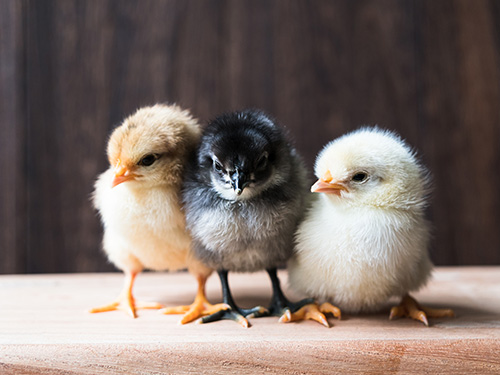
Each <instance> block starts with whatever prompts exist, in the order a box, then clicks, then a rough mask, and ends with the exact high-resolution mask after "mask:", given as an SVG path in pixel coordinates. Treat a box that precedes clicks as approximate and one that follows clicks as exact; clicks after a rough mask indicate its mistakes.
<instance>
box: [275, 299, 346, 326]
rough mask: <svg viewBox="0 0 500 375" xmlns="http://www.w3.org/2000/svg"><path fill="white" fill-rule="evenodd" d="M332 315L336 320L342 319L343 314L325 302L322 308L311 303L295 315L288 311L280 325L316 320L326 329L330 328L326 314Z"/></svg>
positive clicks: (281, 319) (280, 320)
mask: <svg viewBox="0 0 500 375" xmlns="http://www.w3.org/2000/svg"><path fill="white" fill-rule="evenodd" d="M328 313H331V314H333V316H334V317H335V318H338V319H340V318H341V315H342V314H341V312H340V309H339V308H338V307H335V306H333V305H332V304H330V303H328V302H325V303H323V304H322V305H321V306H318V305H317V304H316V303H310V304H308V305H305V306H302V307H301V308H300V309H299V310H297V311H296V312H294V313H290V310H287V311H286V312H285V313H284V314H283V315H282V316H281V318H280V319H279V322H280V323H288V322H295V321H298V320H315V321H317V322H318V323H320V324H323V325H324V326H325V327H327V328H329V327H330V325H329V324H328V320H326V317H325V314H328Z"/></svg>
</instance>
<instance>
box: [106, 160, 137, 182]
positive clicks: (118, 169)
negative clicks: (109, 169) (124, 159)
mask: <svg viewBox="0 0 500 375" xmlns="http://www.w3.org/2000/svg"><path fill="white" fill-rule="evenodd" d="M133 179H134V175H133V174H132V173H130V171H129V170H128V169H127V167H125V166H124V165H122V164H121V162H120V160H118V162H117V163H116V166H115V178H114V179H113V183H112V184H111V187H115V186H116V185H119V184H121V183H122V182H126V181H130V180H133Z"/></svg>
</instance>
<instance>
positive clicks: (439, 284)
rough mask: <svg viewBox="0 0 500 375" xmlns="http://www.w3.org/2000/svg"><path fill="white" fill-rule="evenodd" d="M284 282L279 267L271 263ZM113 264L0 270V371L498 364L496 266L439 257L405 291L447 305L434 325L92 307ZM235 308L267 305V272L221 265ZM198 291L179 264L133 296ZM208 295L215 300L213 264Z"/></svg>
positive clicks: (347, 369) (114, 284)
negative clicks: (210, 316) (236, 318)
mask: <svg viewBox="0 0 500 375" xmlns="http://www.w3.org/2000/svg"><path fill="white" fill-rule="evenodd" d="M280 278H281V280H282V284H283V286H284V287H285V288H284V289H285V292H286V293H288V295H289V296H290V297H291V298H298V297H299V296H296V295H293V294H291V293H290V292H289V291H287V288H286V281H287V274H286V271H281V272H280ZM122 281H123V280H122V275H121V274H119V273H114V274H67V275H60V274H58V275H7V276H0V373H1V374H59V373H61V374H62V373H70V374H105V373H109V374H163V373H166V374H170V373H171V374H179V373H193V374H211V373H218V374H232V373H239V374H255V373H263V374H284V373H287V374H321V373H329V374H333V373H384V374H388V373H401V374H413V373H422V372H436V373H440V374H456V373H459V372H467V373H468V374H474V373H490V374H498V373H500V267H461V268H438V269H437V270H436V271H435V273H434V277H433V280H432V281H431V282H430V283H429V285H428V286H427V287H426V288H424V289H422V290H421V291H420V292H419V293H416V294H415V295H414V296H415V297H416V298H417V299H418V300H419V302H420V303H422V304H426V305H428V306H432V307H450V308H453V309H454V310H455V312H456V315H457V316H456V317H455V318H451V319H450V318H443V319H434V320H431V327H425V326H424V325H423V324H421V323H419V322H416V321H411V320H408V319H401V320H396V321H389V320H388V309H389V306H388V308H387V310H386V311H383V312H381V313H378V314H373V315H362V316H350V315H346V314H344V316H343V319H342V320H341V321H336V320H334V319H333V318H332V319H330V322H331V323H333V327H332V328H330V329H327V328H325V327H323V326H321V325H319V324H317V323H315V322H310V321H307V322H299V323H290V324H279V323H278V321H277V318H275V317H266V318H259V319H252V320H251V323H252V327H251V328H249V329H243V328H241V327H240V326H238V325H237V324H236V323H234V322H232V321H221V322H216V323H210V324H205V325H199V324H187V325H184V326H181V325H179V324H178V321H179V319H180V316H175V315H173V316H172V315H171V316H166V315H161V314H159V313H158V312H157V311H154V310H149V311H146V310H141V311H139V313H138V315H139V316H138V318H137V319H135V320H134V319H132V318H130V317H128V316H126V315H125V313H123V312H121V311H114V312H108V313H101V314H89V313H87V312H86V310H87V309H88V308H90V307H95V306H98V305H102V304H105V303H107V302H110V301H111V300H112V299H113V298H114V297H116V295H117V294H118V292H119V291H120V289H121V286H122ZM230 283H231V285H232V289H233V293H234V296H235V299H236V301H237V302H238V303H239V304H240V305H241V306H242V307H250V306H253V305H257V304H262V305H267V304H268V302H269V298H270V294H271V291H270V282H269V280H268V277H267V274H265V273H263V272H262V273H256V274H230ZM195 290H196V282H195V279H194V278H193V277H192V276H191V275H189V274H188V273H183V272H181V273H143V274H141V275H140V276H139V277H138V278H137V282H136V286H135V296H136V298H137V299H139V300H148V301H159V302H161V303H163V304H165V305H168V306H172V305H178V304H189V303H191V302H192V298H193V297H194V294H195ZM207 292H208V296H209V298H210V299H211V300H212V301H214V302H216V301H219V300H220V287H219V281H218V278H217V277H216V275H214V276H212V277H211V278H210V279H209V282H208V284H207Z"/></svg>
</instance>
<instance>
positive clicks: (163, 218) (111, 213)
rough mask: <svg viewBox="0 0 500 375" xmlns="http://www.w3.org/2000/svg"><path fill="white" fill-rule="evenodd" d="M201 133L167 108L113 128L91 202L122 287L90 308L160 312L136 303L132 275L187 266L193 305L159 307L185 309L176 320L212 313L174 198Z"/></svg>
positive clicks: (202, 271)
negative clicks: (191, 279) (122, 278)
mask: <svg viewBox="0 0 500 375" xmlns="http://www.w3.org/2000/svg"><path fill="white" fill-rule="evenodd" d="M200 134H201V130H200V127H199V125H198V123H197V121H196V120H195V119H194V118H193V117H192V116H191V115H190V113H189V112H188V111H183V110H182V109H181V108H179V107H177V106H166V105H155V106H152V107H145V108H141V109H139V110H138V111H137V112H136V113H135V114H133V115H131V116H130V117H128V118H126V119H125V120H124V122H123V124H122V125H121V126H119V127H118V128H116V129H115V130H114V132H113V133H112V135H111V137H110V139H109V143H108V150H107V151H108V159H109V163H110V167H109V169H108V170H107V171H106V172H104V173H103V174H101V175H100V176H99V178H98V179H97V181H96V184H95V191H94V196H93V202H94V205H95V207H96V208H97V210H98V211H99V213H100V215H101V219H102V222H103V225H104V239H103V247H104V251H105V253H106V254H107V256H108V258H109V260H110V261H111V262H112V263H113V264H114V265H115V266H116V267H118V268H119V269H121V270H123V272H124V273H125V285H124V288H123V290H122V292H121V294H120V296H119V297H118V298H117V299H116V300H115V301H113V302H112V303H111V304H109V305H106V306H102V307H98V308H94V309H92V310H90V312H92V313H96V312H103V311H111V310H125V311H126V312H128V313H129V314H130V315H131V316H132V317H134V318H135V317H136V310H137V309H147V308H153V309H158V308H160V307H162V306H161V305H160V304H158V303H143V302H136V301H135V300H134V297H133V295H132V287H133V284H134V280H135V277H136V275H137V274H138V273H139V272H141V271H142V270H143V269H144V268H148V269H151V270H157V271H158V270H178V269H182V268H186V267H187V268H188V269H189V271H190V272H191V273H192V274H193V275H195V276H196V277H197V279H198V284H199V290H198V294H197V297H196V300H195V303H193V305H191V306H188V307H186V306H185V307H179V308H174V309H167V310H166V311H165V312H166V313H181V312H184V313H186V315H185V316H184V317H183V320H182V322H187V321H191V320H193V319H196V318H198V317H199V316H201V315H203V314H204V313H207V312H211V311H210V308H212V306H210V305H209V304H208V302H207V301H206V299H205V292H204V291H205V288H204V286H205V281H206V279H207V278H208V276H209V275H210V273H211V272H212V270H211V269H210V268H208V267H206V266H204V265H203V264H201V263H200V262H199V261H198V260H196V258H194V257H193V256H192V253H191V250H190V246H191V238H190V236H189V234H188V233H187V232H186V228H185V218H184V214H183V212H182V210H181V201H180V189H181V183H182V176H183V171H184V166H185V164H186V161H187V159H188V158H189V157H190V155H191V154H192V153H193V152H194V150H195V148H196V146H197V144H198V142H199V138H200ZM216 308H217V309H219V308H220V306H217V307H216ZM207 309H208V310H207Z"/></svg>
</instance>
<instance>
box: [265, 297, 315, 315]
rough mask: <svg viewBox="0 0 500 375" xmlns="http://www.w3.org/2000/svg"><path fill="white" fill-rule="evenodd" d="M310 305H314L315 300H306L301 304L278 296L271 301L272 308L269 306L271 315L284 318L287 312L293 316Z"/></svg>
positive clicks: (301, 301)
mask: <svg viewBox="0 0 500 375" xmlns="http://www.w3.org/2000/svg"><path fill="white" fill-rule="evenodd" d="M310 303H314V298H305V299H303V300H300V301H299V302H291V301H289V300H288V299H287V298H286V297H284V296H282V298H279V297H277V296H276V297H275V298H273V300H272V301H271V306H269V309H268V310H269V315H272V316H282V315H284V314H285V313H286V312H287V311H290V312H291V313H292V314H293V313H294V312H296V311H297V310H299V309H300V308H301V307H303V306H305V305H309V304H310Z"/></svg>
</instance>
